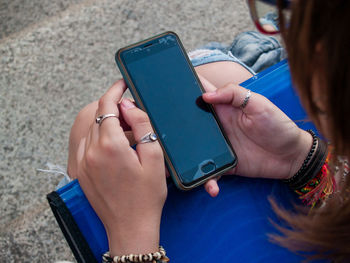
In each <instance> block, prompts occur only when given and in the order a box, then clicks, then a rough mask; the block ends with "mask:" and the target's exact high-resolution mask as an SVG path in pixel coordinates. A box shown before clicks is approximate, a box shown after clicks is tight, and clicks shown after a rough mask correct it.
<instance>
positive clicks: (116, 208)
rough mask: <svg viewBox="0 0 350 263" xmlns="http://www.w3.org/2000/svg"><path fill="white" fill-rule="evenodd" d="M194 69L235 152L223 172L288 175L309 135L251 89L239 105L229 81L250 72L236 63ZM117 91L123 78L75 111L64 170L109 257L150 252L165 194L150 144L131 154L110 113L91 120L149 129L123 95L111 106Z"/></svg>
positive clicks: (157, 153) (138, 131) (137, 133)
mask: <svg viewBox="0 0 350 263" xmlns="http://www.w3.org/2000/svg"><path fill="white" fill-rule="evenodd" d="M227 63H229V64H227ZM230 65H231V66H232V67H231V66H230ZM233 65H234V66H233ZM205 66H206V67H205ZM207 67H210V70H209V68H207ZM225 70H227V72H224V71H225ZM197 72H198V73H199V74H201V75H200V77H201V81H202V84H203V86H204V88H205V89H206V90H207V93H205V94H204V95H203V99H204V100H205V101H206V102H208V103H211V104H213V105H214V108H215V110H216V112H217V114H218V116H219V118H220V121H221V123H222V124H223V127H224V130H225V132H226V134H227V136H228V138H229V139H230V142H231V143H232V145H233V148H234V149H235V151H236V153H237V156H238V159H239V162H238V165H237V166H236V168H235V169H234V170H232V171H231V173H234V174H239V175H242V176H248V177H263V178H275V179H284V178H289V177H291V176H292V175H293V174H295V173H296V171H297V170H298V169H299V168H300V166H301V164H302V162H303V160H304V159H305V157H306V155H307V153H308V151H309V149H310V147H311V144H312V138H311V135H310V134H308V133H307V132H305V131H303V130H301V129H299V128H298V127H297V126H296V125H295V124H294V123H293V122H292V121H291V120H290V119H289V118H288V117H287V116H286V115H285V114H284V113H283V112H281V111H280V110H279V109H278V108H277V107H276V106H275V105H273V104H272V103H271V102H270V101H269V100H267V99H266V98H265V97H263V96H260V95H259V94H256V93H252V96H251V98H250V100H249V103H248V104H247V106H246V107H245V108H244V109H243V110H242V109H241V108H240V105H241V104H242V102H243V100H244V98H245V96H246V93H247V90H246V89H244V88H243V87H240V86H238V85H237V84H238V83H240V82H242V81H243V80H244V79H245V78H249V77H250V74H249V73H248V72H247V71H246V70H245V69H243V68H242V67H239V66H238V67H237V64H235V63H232V62H225V63H224V62H220V63H212V64H207V65H204V66H202V67H201V68H197ZM208 72H209V73H208ZM213 72H216V73H218V74H219V73H220V74H224V73H225V74H226V73H227V75H226V76H227V78H224V76H223V75H220V76H219V78H217V79H216V78H215V76H216V74H214V73H213ZM237 72H239V73H237ZM206 73H208V74H206ZM235 74H236V75H235ZM233 77H235V78H236V79H232V78H233ZM125 88H126V87H125V83H124V81H122V80H121V81H118V82H116V83H115V84H114V85H113V86H112V87H111V88H110V89H109V90H108V91H107V92H106V94H105V95H104V96H103V97H102V98H101V99H100V100H99V101H98V102H97V103H96V102H95V103H93V104H90V105H89V106H88V107H86V108H84V109H83V110H82V111H81V112H80V113H79V115H78V117H77V119H76V121H75V123H74V125H73V128H72V131H71V136H70V152H69V160H68V164H69V166H68V172H69V174H70V175H71V176H73V177H77V178H78V180H79V183H80V185H81V187H82V189H83V191H84V193H85V194H86V196H87V198H88V200H89V202H90V203H91V205H92V207H93V208H94V209H95V211H96V213H97V214H98V216H99V217H100V219H101V221H102V222H103V224H104V226H105V228H106V231H107V235H108V240H109V247H110V252H111V255H113V256H114V255H124V254H129V253H149V252H154V251H156V250H157V247H158V244H159V226H160V217H161V213H162V208H163V205H164V202H165V199H166V194H167V189H166V182H165V167H164V161H163V153H162V150H161V147H160V145H159V143H158V142H153V143H146V144H138V145H137V149H136V152H135V151H133V150H132V149H131V148H130V146H129V139H130V138H129V139H128V137H127V136H126V134H125V132H124V131H123V129H122V127H121V125H120V120H119V119H118V118H108V119H106V120H105V121H104V122H103V123H102V125H101V126H99V125H97V124H96V123H94V120H95V118H96V117H97V116H99V115H102V114H107V113H115V114H117V115H118V116H120V118H122V119H123V120H125V121H126V123H127V124H128V125H129V126H130V127H131V129H132V135H133V136H134V138H136V140H139V138H140V137H141V136H142V135H144V134H146V133H147V132H149V131H151V130H152V127H151V124H150V122H149V119H148V117H147V114H146V113H144V112H143V111H141V110H140V109H138V108H136V107H135V106H134V104H133V103H132V102H131V101H130V100H127V99H123V100H122V101H121V103H120V107H119V108H118V106H117V104H118V102H119V101H120V100H121V97H122V94H123V92H124V90H125ZM129 135H130V134H129ZM205 187H206V190H207V191H208V192H209V193H210V194H211V195H212V196H215V195H217V193H218V191H219V189H218V187H217V184H216V181H215V180H212V181H210V182H208V183H207V184H206V186H205ZM155 189H156V191H155ZM135 236H137V238H135Z"/></svg>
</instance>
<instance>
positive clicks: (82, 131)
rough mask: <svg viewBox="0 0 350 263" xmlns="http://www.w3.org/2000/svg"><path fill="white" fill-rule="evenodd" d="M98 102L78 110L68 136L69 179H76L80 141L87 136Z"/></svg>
mask: <svg viewBox="0 0 350 263" xmlns="http://www.w3.org/2000/svg"><path fill="white" fill-rule="evenodd" d="M97 106H98V102H97V101H94V102H92V103H90V104H88V105H86V106H85V107H84V108H83V109H81V110H80V112H79V113H78V115H77V117H76V118H75V121H74V123H73V126H72V128H71V131H70V135H69V152H68V167H67V172H68V174H69V176H70V177H72V178H76V167H77V157H76V156H77V152H78V147H79V144H80V141H81V140H82V139H83V138H85V137H86V136H87V134H88V131H89V128H90V126H91V124H92V123H93V122H94V120H95V115H96V110H97Z"/></svg>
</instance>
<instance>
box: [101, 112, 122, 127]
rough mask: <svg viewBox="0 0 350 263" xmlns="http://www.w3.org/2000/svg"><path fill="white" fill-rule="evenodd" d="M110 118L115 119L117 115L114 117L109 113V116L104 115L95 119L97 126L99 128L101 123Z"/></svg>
mask: <svg viewBox="0 0 350 263" xmlns="http://www.w3.org/2000/svg"><path fill="white" fill-rule="evenodd" d="M110 117H115V118H118V116H117V115H115V114H114V113H109V114H104V115H100V116H98V117H97V118H96V123H97V124H99V125H100V126H101V124H102V122H103V121H104V120H105V119H107V118H110Z"/></svg>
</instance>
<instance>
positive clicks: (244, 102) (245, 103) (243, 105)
mask: <svg viewBox="0 0 350 263" xmlns="http://www.w3.org/2000/svg"><path fill="white" fill-rule="evenodd" d="M251 96H252V93H251V91H250V90H248V91H247V94H246V95H245V98H244V100H243V103H242V104H241V106H239V107H240V108H241V109H242V110H243V109H244V108H245V107H246V106H247V104H248V102H249V99H250V97H251Z"/></svg>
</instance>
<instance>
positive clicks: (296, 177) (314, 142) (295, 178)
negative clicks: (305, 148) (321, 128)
mask: <svg viewBox="0 0 350 263" xmlns="http://www.w3.org/2000/svg"><path fill="white" fill-rule="evenodd" d="M307 132H309V133H310V134H311V136H312V146H311V149H310V151H309V153H308V155H307V157H306V159H305V160H304V162H303V164H302V166H301V168H300V169H299V170H298V172H297V173H296V174H295V175H293V176H292V177H291V178H289V179H285V180H283V182H285V183H286V184H289V185H291V184H294V183H295V182H297V181H299V180H300V177H301V176H304V175H305V170H306V169H307V164H308V163H309V162H310V159H311V157H312V155H313V154H314V152H315V149H316V145H317V141H318V140H317V136H316V134H315V133H314V132H313V131H312V130H307Z"/></svg>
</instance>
